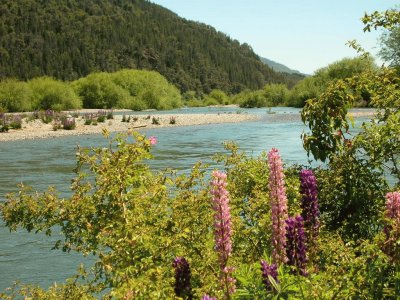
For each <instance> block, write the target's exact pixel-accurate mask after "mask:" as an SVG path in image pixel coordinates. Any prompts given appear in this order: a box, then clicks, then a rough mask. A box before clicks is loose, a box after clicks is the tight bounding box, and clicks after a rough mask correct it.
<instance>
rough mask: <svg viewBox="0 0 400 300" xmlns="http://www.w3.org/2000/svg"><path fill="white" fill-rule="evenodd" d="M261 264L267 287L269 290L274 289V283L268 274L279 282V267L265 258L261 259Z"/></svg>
mask: <svg viewBox="0 0 400 300" xmlns="http://www.w3.org/2000/svg"><path fill="white" fill-rule="evenodd" d="M260 264H261V272H262V277H263V283H264V285H265V288H266V289H267V291H272V284H271V281H270V279H269V277H268V276H271V277H272V278H273V279H274V280H275V281H276V282H278V267H277V266H276V264H268V263H267V262H266V261H265V260H261V262H260Z"/></svg>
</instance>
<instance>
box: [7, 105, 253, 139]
mask: <svg viewBox="0 0 400 300" xmlns="http://www.w3.org/2000/svg"><path fill="white" fill-rule="evenodd" d="M83 112H84V113H87V111H82V112H80V113H83ZM128 117H129V114H127V115H126V118H128ZM153 117H154V118H155V119H157V121H158V123H159V124H158V125H157V124H153V122H154V121H153ZM122 118H123V116H122V115H114V118H113V119H110V120H105V122H104V123H98V124H97V125H85V120H84V118H83V117H78V118H75V123H76V128H75V129H73V130H65V129H58V130H56V131H55V130H54V129H53V124H51V123H49V124H45V123H43V122H42V120H40V119H36V120H31V121H27V119H26V118H25V119H23V120H22V128H21V129H10V130H9V131H8V132H2V133H0V142H6V141H17V140H29V139H44V138H57V137H62V136H68V135H86V134H99V133H101V132H102V131H103V129H107V130H108V131H109V132H123V131H128V130H137V129H140V128H162V127H176V126H193V125H207V124H219V123H237V122H245V121H252V120H257V119H258V118H259V117H258V116H256V115H251V114H234V113H232V114H230V113H223V114H154V115H152V114H151V112H149V115H142V114H141V115H130V119H131V120H130V122H122ZM136 118H137V120H135V121H133V120H134V119H136ZM171 118H174V119H175V124H170V122H171Z"/></svg>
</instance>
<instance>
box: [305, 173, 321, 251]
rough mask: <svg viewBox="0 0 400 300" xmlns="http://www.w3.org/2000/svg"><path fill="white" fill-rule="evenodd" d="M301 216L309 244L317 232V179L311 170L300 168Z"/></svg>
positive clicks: (312, 242) (312, 241)
mask: <svg viewBox="0 0 400 300" xmlns="http://www.w3.org/2000/svg"><path fill="white" fill-rule="evenodd" d="M300 193H301V195H302V201H301V209H302V212H301V216H302V217H303V220H304V227H305V228H306V230H307V235H308V236H307V237H308V239H307V240H308V243H309V245H312V244H314V241H315V239H316V238H317V237H318V232H319V205H318V198H317V196H318V191H317V180H316V178H315V176H314V173H313V171H312V170H301V172H300Z"/></svg>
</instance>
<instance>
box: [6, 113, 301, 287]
mask: <svg viewBox="0 0 400 300" xmlns="http://www.w3.org/2000/svg"><path fill="white" fill-rule="evenodd" d="M158 113H160V114H162V113H164V112H151V115H155V114H158ZM166 113H232V114H236V113H250V114H257V115H259V116H260V117H261V118H260V120H257V121H251V122H243V123H236V124H214V125H203V126H187V127H174V128H159V129H151V130H150V129H148V130H141V132H142V133H144V134H146V135H147V136H150V135H153V136H156V137H157V139H158V143H157V145H156V146H155V147H154V149H153V154H154V157H155V158H154V159H153V160H152V161H151V162H150V164H151V166H152V168H154V169H158V170H161V169H164V168H168V167H170V168H174V169H177V170H180V171H183V172H184V171H185V170H186V171H187V170H189V169H190V168H191V166H192V165H193V164H194V163H195V162H197V161H199V160H201V161H203V162H207V163H210V168H215V167H217V166H216V164H215V163H214V162H213V161H212V160H211V157H212V156H213V155H214V154H215V153H216V152H223V151H224V148H223V142H224V141H235V142H236V143H237V144H238V145H239V147H240V149H242V150H244V151H246V152H247V153H248V154H250V155H253V156H257V155H259V154H260V153H261V152H262V151H269V150H270V149H271V148H272V147H275V148H278V149H279V150H280V153H281V156H282V158H283V160H284V162H285V163H288V164H292V163H300V164H308V157H307V155H306V153H305V151H304V150H303V148H302V143H301V139H300V134H301V133H302V132H303V131H304V130H306V129H307V128H306V127H305V126H304V125H303V124H302V122H301V121H300V117H299V110H298V109H295V108H273V109H272V111H268V110H267V109H265V108H263V109H238V108H197V109H180V110H176V111H168V112H166ZM132 114H137V113H132ZM141 114H149V113H148V112H142V113H141ZM78 144H79V145H80V146H82V147H96V146H101V145H106V142H105V139H104V138H103V137H102V136H101V135H84V136H67V137H61V138H50V139H42V140H26V141H14V142H3V143H1V144H0V201H4V200H5V195H6V194H7V193H10V192H15V191H17V190H18V188H17V184H18V183H20V182H23V183H24V184H25V185H30V186H32V187H33V188H34V189H35V190H38V191H44V190H46V189H47V187H48V186H49V185H52V186H55V187H56V188H57V190H58V191H59V193H60V195H61V196H68V194H69V185H70V182H71V179H72V178H73V175H74V174H73V172H72V170H73V168H74V166H75V152H76V146H77V145H78ZM58 238H59V237H57V236H51V237H48V236H45V235H44V234H34V233H27V232H26V231H24V230H18V231H17V232H12V233H10V232H9V229H8V228H7V227H5V225H4V223H3V221H2V220H0V291H2V290H4V289H5V288H6V287H9V286H11V285H12V284H13V282H14V281H16V280H18V281H21V282H23V283H29V284H39V285H41V286H42V287H48V286H49V285H51V284H52V283H53V282H63V281H64V280H65V279H66V278H68V277H69V276H72V275H73V274H74V273H75V271H76V269H77V268H78V266H79V264H80V263H85V261H87V260H89V262H90V260H91V259H90V258H84V257H82V256H81V255H80V254H76V253H63V252H62V251H60V250H51V248H52V245H54V242H55V241H56V240H57V239H58Z"/></svg>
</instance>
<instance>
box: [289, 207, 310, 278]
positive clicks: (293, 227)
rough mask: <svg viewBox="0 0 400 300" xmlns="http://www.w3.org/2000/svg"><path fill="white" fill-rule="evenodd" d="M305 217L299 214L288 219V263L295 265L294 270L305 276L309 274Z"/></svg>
mask: <svg viewBox="0 0 400 300" xmlns="http://www.w3.org/2000/svg"><path fill="white" fill-rule="evenodd" d="M305 239H306V237H305V235H304V224H303V218H302V217H301V216H300V215H299V216H296V217H292V218H289V219H287V220H286V256H287V258H288V261H287V264H288V265H289V266H293V267H294V268H293V271H294V272H295V273H299V274H301V275H303V276H306V275H307V272H306V264H307V256H306V245H305Z"/></svg>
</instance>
